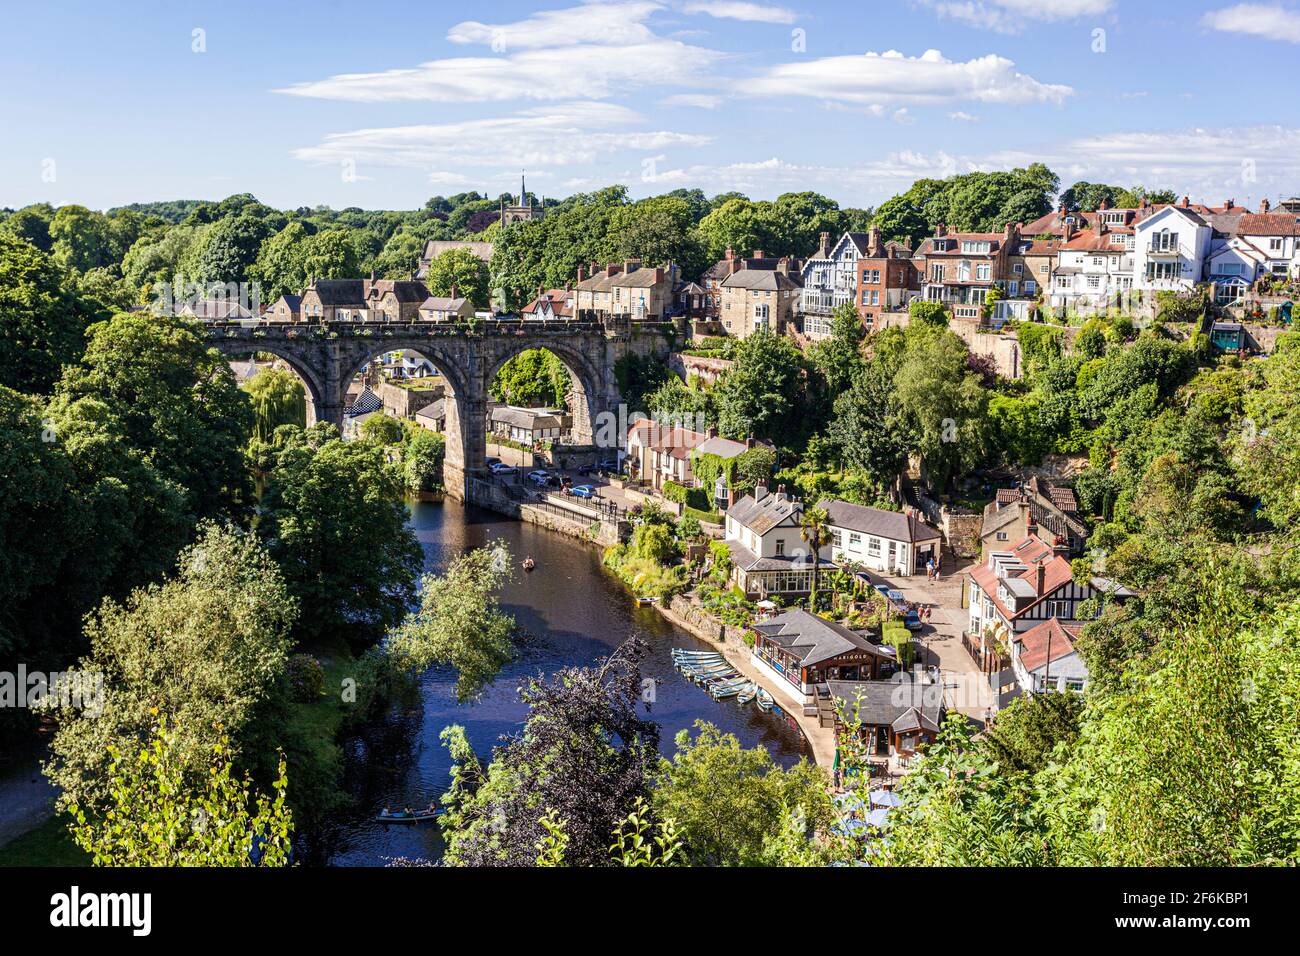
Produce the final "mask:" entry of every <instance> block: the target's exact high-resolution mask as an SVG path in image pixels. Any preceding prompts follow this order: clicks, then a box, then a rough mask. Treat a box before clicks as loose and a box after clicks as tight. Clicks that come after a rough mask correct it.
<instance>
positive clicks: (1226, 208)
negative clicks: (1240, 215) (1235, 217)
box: [1223, 199, 1237, 212]
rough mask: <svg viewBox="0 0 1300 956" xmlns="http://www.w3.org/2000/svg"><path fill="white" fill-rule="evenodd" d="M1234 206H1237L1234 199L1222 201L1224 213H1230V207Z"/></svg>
mask: <svg viewBox="0 0 1300 956" xmlns="http://www.w3.org/2000/svg"><path fill="white" fill-rule="evenodd" d="M1235 205H1237V200H1235V199H1225V200H1224V201H1223V211H1224V212H1231V211H1232V207H1233V206H1235Z"/></svg>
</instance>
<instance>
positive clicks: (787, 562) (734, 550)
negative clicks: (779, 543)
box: [723, 538, 839, 573]
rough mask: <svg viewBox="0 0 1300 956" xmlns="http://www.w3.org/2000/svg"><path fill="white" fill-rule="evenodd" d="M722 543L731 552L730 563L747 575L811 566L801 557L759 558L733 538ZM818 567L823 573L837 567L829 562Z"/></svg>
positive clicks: (777, 556) (794, 555) (800, 569)
mask: <svg viewBox="0 0 1300 956" xmlns="http://www.w3.org/2000/svg"><path fill="white" fill-rule="evenodd" d="M723 543H724V544H726V546H727V548H728V550H729V551H730V552H731V563H732V564H734V565H735V566H736V567H738V568H740V570H742V571H745V572H747V573H748V572H750V571H807V570H809V568H811V566H812V565H811V563H810V562H809V561H808V559H807V558H806V557H805V556H803V555H798V554H781V555H772V556H770V557H766V558H760V557H759V556H758V555H756V554H755V553H754V552H753V551H750V550H749V548H747V547H745V546H744V545H743V544H741V543H740V542H739V541H737V540H735V539H734V538H732V539H728V540H726V541H725V542H723ZM819 567H820V568H821V569H822V570H823V571H834V570H835V569H836V568H837V567H839V565H837V564H833V563H832V562H830V561H822V562H821V564H820V565H819Z"/></svg>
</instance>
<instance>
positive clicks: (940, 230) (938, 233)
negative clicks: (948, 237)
mask: <svg viewBox="0 0 1300 956" xmlns="http://www.w3.org/2000/svg"><path fill="white" fill-rule="evenodd" d="M945 234H946V232H945V230H944V228H943V223H939V224H938V225H937V226H935V227H934V236H935V238H936V239H937V238H939V237H940V236H943V235H945Z"/></svg>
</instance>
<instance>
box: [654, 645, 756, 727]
mask: <svg viewBox="0 0 1300 956" xmlns="http://www.w3.org/2000/svg"><path fill="white" fill-rule="evenodd" d="M673 664H674V665H675V666H676V667H677V669H678V670H679V671H681V672H682V674H683V675H685V676H686V677H688V678H690V679H691V680H692V681H694V682H695V683H696V684H699V685H700V686H701V687H703V688H704V689H705V690H707V691H708V692H709V696H711V697H712V698H713V699H714V700H724V699H726V698H729V697H734V698H736V700H737V701H738V702H739V703H742V704H748V703H749V702H750V701H751V700H752V701H753V702H754V703H756V704H757V705H758V709H759V710H761V711H763V712H764V713H767V712H769V711H772V710H775V711H776V712H777V713H778V714H779V713H780V712H781V708H780V707H778V706H777V704H776V701H775V700H773V699H772V695H771V694H769V693H768V692H767V691H766V690H764V689H763V688H762V687H760V686H759V685H758V684H755V683H754V682H753V681H751V680H750V679H749V678H748V677H745V676H744V675H743V674H741V673H740V672H739V671H737V670H736V669H735V668H734V667H732V666H731V664H730V663H729V662H728V661H727V659H726V658H725V657H723V656H722V655H721V654H719V653H718V652H717V651H691V650H686V649H684V648H680V647H674V648H673Z"/></svg>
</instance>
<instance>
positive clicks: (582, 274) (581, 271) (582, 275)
mask: <svg viewBox="0 0 1300 956" xmlns="http://www.w3.org/2000/svg"><path fill="white" fill-rule="evenodd" d="M586 278H587V267H586V266H584V265H582V264H579V265H578V281H579V282H582V281H584V280H586Z"/></svg>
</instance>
